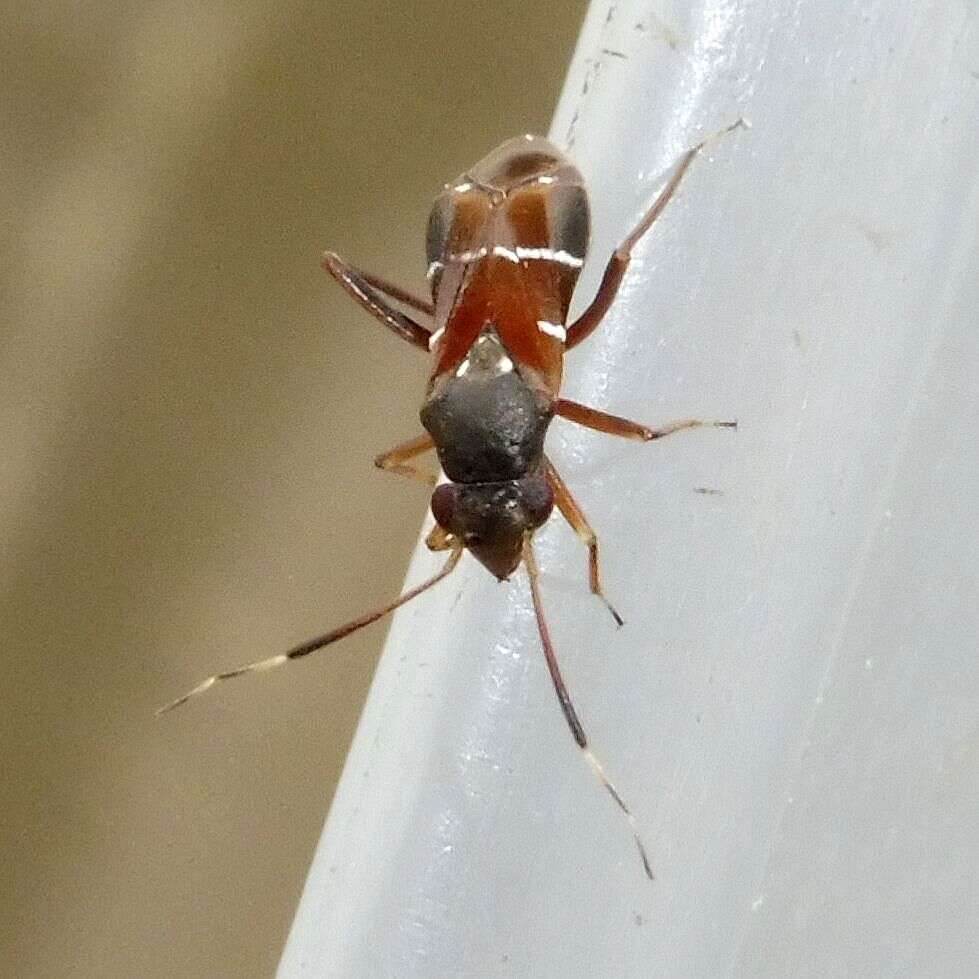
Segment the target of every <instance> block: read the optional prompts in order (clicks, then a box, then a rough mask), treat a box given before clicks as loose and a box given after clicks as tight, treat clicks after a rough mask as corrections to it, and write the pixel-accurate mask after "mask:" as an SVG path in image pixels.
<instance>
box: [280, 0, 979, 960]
mask: <svg viewBox="0 0 979 979" xmlns="http://www.w3.org/2000/svg"><path fill="white" fill-rule="evenodd" d="M653 11H655V13H654V12H653ZM977 109H979V35H977V13H976V7H975V5H974V4H972V3H968V2H947V0H946V2H937V0H933V2H921V3H915V4H896V3H873V2H864V3H859V4H850V3H824V2H822V0H801V2H795V3H792V2H785V3H760V4H758V3H747V2H740V0H726V2H720V0H708V2H702V3H675V4H655V5H651V4H649V3H638V2H633V3H616V4H612V5H607V4H602V3H599V4H596V5H595V6H594V7H593V8H592V10H591V13H590V15H589V18H588V20H587V22H586V25H585V29H584V33H583V36H582V40H581V43H580V45H579V49H578V51H577V54H576V57H575V61H574V64H573V66H572V70H571V73H570V76H569V79H568V82H567V86H566V89H565V93H564V96H563V99H562V101H561V103H560V106H559V108H558V111H557V116H556V120H555V123H554V127H553V131H552V136H553V137H554V138H555V139H556V140H557V141H558V142H561V143H564V144H565V145H566V144H567V143H568V142H569V137H570V142H571V144H572V145H571V153H572V155H573V157H574V158H575V160H576V161H577V162H578V164H579V165H580V166H581V168H582V170H583V171H584V173H585V175H586V178H587V180H588V182H589V186H590V190H591V195H592V203H593V222H594V235H593V243H592V252H591V259H590V262H589V265H588V267H587V269H586V272H585V275H584V279H583V287H582V290H581V292H580V293H579V302H578V305H579V307H580V305H581V302H582V300H583V299H586V298H587V297H588V296H590V294H591V292H592V290H593V289H594V286H595V284H596V282H597V280H598V277H599V275H600V272H601V267H602V265H603V263H604V261H605V259H606V258H607V256H608V254H609V252H610V251H611V249H612V248H613V246H614V245H615V244H616V242H617V241H618V239H620V238H621V237H622V236H623V234H624V233H625V232H626V231H627V230H628V229H629V227H630V224H631V222H633V221H634V220H635V218H636V217H637V216H638V214H639V213H641V211H642V209H643V207H644V205H645V204H647V202H648V201H649V200H650V199H651V197H652V195H653V193H654V192H655V190H656V189H657V187H658V185H659V182H660V176H661V175H662V174H663V173H664V171H665V170H666V169H667V168H668V167H669V166H670V165H671V163H672V162H673V161H675V160H676V158H677V157H678V156H679V154H680V153H681V152H682V150H683V149H685V148H686V147H688V146H690V145H692V144H693V143H694V142H696V141H697V140H698V139H699V138H700V137H701V136H702V135H704V134H705V133H706V132H709V131H711V130H714V129H717V128H720V127H722V126H725V125H727V124H728V123H730V122H732V121H733V120H734V119H736V118H737V117H738V116H741V115H744V116H746V117H747V118H748V119H749V120H750V122H751V124H752V128H751V130H750V131H747V132H745V131H738V132H736V133H734V134H732V135H730V136H728V137H726V138H725V139H724V140H722V141H721V142H720V143H718V144H717V145H716V146H715V147H714V148H713V149H712V150H711V152H710V154H709V156H705V157H703V158H701V159H700V160H698V161H697V162H696V163H695V165H694V167H693V168H692V170H691V172H690V174H689V176H688V179H687V180H686V182H685V183H684V185H683V188H682V191H681V194H680V196H679V197H678V199H677V200H675V201H674V202H673V204H672V205H671V206H670V207H669V209H668V210H667V212H666V213H665V214H664V216H663V217H662V219H661V220H660V222H659V223H658V224H657V225H656V227H655V228H654V230H653V231H652V232H651V233H650V235H649V236H648V238H647V239H646V240H645V241H644V242H643V243H642V245H641V246H640V248H639V252H638V256H637V258H636V260H635V261H634V263H633V265H632V267H631V269H630V271H629V275H628V278H627V280H626V282H625V284H624V286H623V289H622V293H621V296H620V300H619V302H618V305H617V306H616V308H615V310H614V311H613V313H612V314H611V315H610V316H609V317H608V320H607V322H606V323H605V325H604V326H603V328H602V329H601V330H600V331H599V332H598V333H597V334H596V335H595V336H594V337H593V338H592V339H591V340H589V341H588V343H587V344H585V345H584V346H583V347H582V348H580V349H579V350H577V351H575V352H574V353H573V354H572V355H571V356H570V357H569V360H568V365H567V366H568V370H567V381H566V387H565V393H566V394H567V396H569V397H572V398H576V399H578V400H582V401H585V402H587V403H589V404H592V405H595V406H597V407H600V408H606V409H608V410H611V411H614V412H617V413H620V414H624V415H627V416H629V417H634V418H637V419H641V420H643V421H647V422H650V423H659V422H662V421H667V420H669V419H673V418H679V417H684V416H688V415H702V416H708V417H719V418H723V417H737V419H738V420H739V423H740V430H739V431H738V432H737V433H736V434H731V433H729V432H726V431H720V430H718V431H709V430H708V431H700V432H692V433H683V434H679V435H677V436H675V437H673V438H670V439H667V440H665V441H663V442H658V443H653V444H651V445H638V444H634V443H630V442H625V441H620V440H616V439H613V438H606V437H600V436H597V435H594V434H591V433H589V432H586V431H583V430H580V429H576V428H575V427H574V426H572V425H569V424H567V423H563V422H561V421H558V422H556V423H555V424H554V426H553V429H552V434H551V436H550V441H549V447H550V449H549V451H550V453H551V455H552V457H553V458H554V460H555V462H556V464H557V465H558V466H559V468H560V469H561V471H562V472H563V474H564V475H565V478H566V479H567V481H568V482H569V484H570V485H571V487H572V489H573V491H574V492H575V493H576V494H577V496H578V498H579V500H580V502H581V503H582V505H583V507H584V508H585V511H586V513H587V514H588V515H589V517H590V518H591V520H592V523H593V524H594V526H595V527H596V529H597V530H598V532H599V534H600V536H601V539H602V541H603V545H604V564H605V576H606V584H607V588H608V591H609V594H610V596H611V597H612V598H613V600H614V601H615V602H616V604H617V605H618V606H619V608H620V610H621V611H622V613H623V615H624V617H625V619H626V625H625V627H624V628H622V629H620V630H616V629H615V628H614V625H613V623H612V622H611V620H610V618H609V616H608V615H607V613H606V612H605V610H604V609H603V607H602V606H601V605H600V603H599V602H598V601H597V600H595V599H593V598H591V597H590V596H589V595H588V592H587V580H586V574H585V568H586V560H585V553H584V550H583V548H582V547H581V546H580V544H579V543H578V541H577V540H576V539H575V538H574V537H573V535H572V534H571V533H570V531H569V530H568V529H567V528H566V527H565V526H562V525H561V523H560V520H559V518H555V519H554V520H553V521H552V523H551V524H549V525H548V527H547V528H546V530H545V531H544V532H543V533H542V534H540V536H539V538H538V540H539V544H538V550H539V555H540V559H541V563H542V566H543V571H544V591H545V601H546V602H547V606H548V613H549V616H550V620H551V626H552V631H553V634H554V639H555V643H556V645H557V648H558V652H559V656H560V658H561V661H562V663H563V667H564V670H565V675H566V679H567V681H568V684H569V687H570V689H571V691H572V696H573V697H574V699H575V702H576V704H577V706H578V709H579V713H580V715H581V717H582V720H583V722H584V724H585V727H586V729H587V730H588V732H589V734H590V736H591V739H592V742H593V745H594V747H595V750H596V753H597V754H598V755H599V756H600V757H601V758H602V759H603V760H604V762H605V764H606V767H607V768H608V770H609V771H610V773H611V774H612V777H613V778H614V779H616V780H617V782H618V784H619V787H620V789H621V790H622V793H623V795H624V796H625V797H626V799H627V800H628V801H629V803H630V804H631V806H632V808H633V809H634V811H635V813H636V816H637V819H638V822H639V826H640V828H641V831H642V833H643V835H644V837H645V839H646V842H647V844H648V846H649V848H650V850H651V854H652V858H653V863H654V866H655V870H656V875H657V879H656V881H655V882H653V883H650V882H649V881H648V880H646V879H645V877H644V876H643V874H642V870H641V867H640V865H639V862H638V859H637V857H636V854H635V850H634V849H633V845H632V841H631V839H630V836H629V833H628V831H627V829H626V827H625V824H624V821H623V819H622V817H621V815H620V813H619V812H618V811H617V810H616V809H615V808H614V807H613V805H612V804H611V802H610V800H609V799H608V797H607V796H606V795H605V794H604V793H603V792H602V791H601V789H600V788H599V786H598V785H597V783H596V782H595V781H594V779H593V777H592V775H591V773H590V771H589V769H588V767H587V766H586V764H585V763H584V762H583V760H582V758H581V757H580V754H579V752H578V751H577V750H576V748H575V746H574V743H573V742H572V739H571V737H570V735H569V733H568V731H567V729H566V727H565V723H564V720H563V718H562V716H561V713H560V710H559V708H558V705H557V703H556V700H555V698H554V693H553V690H552V689H551V686H550V682H549V680H548V677H547V672H546V668H545V664H544V660H543V657H542V655H541V653H540V645H539V641H538V638H537V634H536V630H535V627H534V622H533V615H532V611H531V606H530V599H529V593H528V589H527V584H526V580H525V578H524V577H523V576H522V575H520V576H518V577H517V578H516V579H515V580H514V581H512V582H511V583H509V584H505V585H498V584H496V583H495V582H494V581H493V580H492V579H491V578H490V577H489V575H488V574H487V573H486V572H485V571H484V570H483V569H482V568H480V567H479V566H478V565H477V564H476V563H475V562H473V561H472V560H471V559H466V560H465V561H464V562H463V565H462V566H461V567H460V569H459V571H458V572H456V575H455V576H454V577H453V578H451V579H450V580H449V581H448V582H446V583H444V584H443V585H442V586H441V588H440V590H438V591H437V592H435V593H431V594H429V595H428V596H426V597H424V598H422V599H420V600H419V601H417V602H416V603H414V604H413V605H412V606H409V607H407V608H405V609H404V610H403V611H402V612H400V613H399V614H398V616H397V618H396V620H395V623H394V626H393V628H392V630H391V634H390V638H389V641H388V646H387V650H386V652H385V655H384V657H383V660H382V662H381V665H380V667H379V670H378V674H377V678H376V680H375V683H374V686H373V689H372V692H371V696H370V699H369V702H368V705H367V709H366V711H365V713H364V717H363V720H362V722H361V726H360V729H359V731H358V734H357V737H356V740H355V742H354V745H353V748H352V750H351V753H350V757H349V760H348V764H347V768H346V771H345V774H344V777H343V780H342V783H341V785H340V788H339V791H338V793H337V796H336V799H335V802H334V804H333V809H332V812H331V814H330V818H329V820H328V823H327V827H326V831H325V835H324V837H323V840H322V842H321V844H320V847H319V850H318V852H317V855H316V859H315V861H314V864H313V867H312V869H311V872H310V876H309V880H308V882H307V885H306V890H305V894H304V896H303V899H302V903H301V905H300V908H299V911H298V915H297V918H296V921H295V925H294V928H293V931H292V934H291V936H290V940H289V944H288V947H287V949H286V951H285V954H284V957H283V960H282V963H281V967H280V973H279V974H280V976H281V977H283V979H285V977H288V979H293V977H300V976H302V977H307V976H316V977H323V976H331V977H332V976H336V977H344V979H356V977H365V979H366V977H372V979H373V977H389V976H390V977H395V976H396V977H415V976H418V977H443V976H445V977H448V976H496V975H501V976H502V975H513V976H534V977H542V976H586V977H597V976H603V977H604V976H614V977H632V976H669V977H706V976H710V977H716V976H773V977H775V976H778V977H785V976H844V975H845V976H915V977H918V976H942V977H950V976H963V977H964V976H974V975H977V974H979V952H977V946H976V922H977V905H976V894H977V885H976V878H977V846H979V843H977V841H979V821H977V812H979V791H977V761H979V758H977V754H979V712H977V706H979V696H977V694H979V676H977V657H976V652H977V645H979V643H977V640H979V590H977V554H979V541H977V534H976V521H975V512H976V505H977V502H979V445H977V440H979V424H977V423H979V411H977V390H979V375H977V366H979V330H977V324H976V310H977V306H979V261H977V225H979V182H977V178H976V173H977V160H979V145H977V144H979V139H977V133H979V127H977V122H979V112H977ZM445 176H449V175H448V174H446V175H445ZM419 247H421V246H420V245H419ZM698 488H699V489H700V490H709V491H710V492H697V491H696V490H697V489H698ZM438 560H439V559H438V558H436V557H433V556H431V555H429V554H427V553H426V552H424V551H423V550H421V549H420V550H419V552H418V554H417V555H416V558H415V561H414V563H413V566H412V569H411V574H410V580H411V581H412V582H416V581H418V580H420V579H421V578H422V577H424V576H425V575H427V574H429V573H430V572H431V570H432V569H434V568H435V567H436V566H437V562H438Z"/></svg>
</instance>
